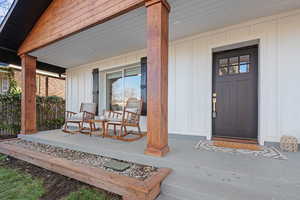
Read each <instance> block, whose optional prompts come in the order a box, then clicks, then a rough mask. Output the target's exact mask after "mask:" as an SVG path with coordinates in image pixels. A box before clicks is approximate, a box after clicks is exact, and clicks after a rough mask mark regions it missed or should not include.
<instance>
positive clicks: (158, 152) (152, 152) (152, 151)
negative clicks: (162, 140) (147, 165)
mask: <svg viewBox="0 0 300 200" xmlns="http://www.w3.org/2000/svg"><path fill="white" fill-rule="evenodd" d="M168 152H170V148H169V146H165V147H164V148H162V149H157V148H155V147H147V149H146V150H145V152H144V154H146V155H149V156H155V157H164V156H165V155H166V154H167V153H168Z"/></svg>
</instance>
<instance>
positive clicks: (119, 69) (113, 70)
mask: <svg viewBox="0 0 300 200" xmlns="http://www.w3.org/2000/svg"><path fill="white" fill-rule="evenodd" d="M131 68H139V69H141V63H140V62H139V63H134V64H130V65H126V66H120V67H114V68H110V69H107V70H103V71H102V72H100V74H101V73H104V76H103V78H104V80H103V81H101V82H102V83H104V84H103V87H102V88H103V95H104V96H105V98H103V99H104V100H105V103H104V106H105V109H106V110H110V109H111V108H110V99H109V95H108V85H107V78H108V75H109V74H112V73H116V72H122V79H123V80H122V99H123V100H122V104H123V105H122V109H123V108H124V106H125V71H126V70H127V69H131ZM140 75H141V71H140ZM100 78H101V77H100ZM99 95H101V93H99ZM139 98H140V99H141V98H142V97H141V96H140V97H139ZM100 99H102V98H101V97H100Z"/></svg>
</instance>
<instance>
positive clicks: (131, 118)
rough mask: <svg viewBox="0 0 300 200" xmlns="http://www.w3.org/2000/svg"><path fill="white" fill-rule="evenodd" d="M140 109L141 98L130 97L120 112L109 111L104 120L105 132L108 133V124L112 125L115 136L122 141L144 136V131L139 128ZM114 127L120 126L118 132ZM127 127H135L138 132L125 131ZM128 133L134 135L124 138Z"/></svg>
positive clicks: (134, 139)
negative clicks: (106, 118)
mask: <svg viewBox="0 0 300 200" xmlns="http://www.w3.org/2000/svg"><path fill="white" fill-rule="evenodd" d="M141 110H142V100H139V99H136V98H130V99H128V100H127V102H126V106H125V107H124V109H123V112H122V113H120V112H115V111H109V113H108V120H107V122H106V133H108V129H109V126H113V127H114V135H115V137H116V138H117V139H119V140H122V141H127V142H131V141H136V140H138V139H141V138H142V137H144V136H146V133H142V132H141V128H140V116H141ZM116 127H120V132H119V134H117V130H116ZM127 127H136V128H137V130H138V133H135V132H133V131H127ZM129 134H132V135H134V137H131V138H126V136H128V135H129ZM107 135H108V134H107Z"/></svg>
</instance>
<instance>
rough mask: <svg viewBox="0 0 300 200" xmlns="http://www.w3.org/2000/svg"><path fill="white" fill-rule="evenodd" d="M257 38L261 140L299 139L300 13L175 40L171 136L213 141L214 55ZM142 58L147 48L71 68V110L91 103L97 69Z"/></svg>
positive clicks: (172, 45)
mask: <svg viewBox="0 0 300 200" xmlns="http://www.w3.org/2000/svg"><path fill="white" fill-rule="evenodd" d="M253 40H257V41H259V83H258V85H259V133H258V134H259V141H260V143H261V144H263V143H264V142H265V141H269V142H278V141H279V139H280V137H281V136H282V135H293V136H296V137H297V138H298V139H299V140H300V117H299V116H300V103H299V100H300V92H299V86H300V78H299V75H300V57H299V52H300V10H297V11H292V12H288V13H284V14H281V15H276V16H270V17H264V18H260V19H256V20H253V21H249V22H246V23H242V24H238V25H234V26H230V27H226V28H223V29H219V30H215V31H210V32H207V33H201V34H198V35H194V36H191V37H187V38H184V39H181V40H178V41H173V42H171V43H170V49H169V133H170V134H172V133H175V134H184V135H196V136H206V137H207V138H208V139H209V138H211V93H212V52H213V50H214V49H216V48H220V47H223V46H228V45H232V44H237V43H241V42H246V41H253ZM143 56H146V51H145V50H141V51H136V52H131V53H127V54H124V55H120V56H116V57H113V58H108V59H105V60H100V61H98V62H94V63H89V64H86V65H82V66H78V67H75V68H71V69H68V70H67V97H66V98H67V109H68V110H74V111H78V109H79V106H80V103H81V102H91V101H92V70H93V69H94V68H99V70H100V71H102V70H106V69H111V68H114V67H120V66H126V65H130V64H133V63H137V62H139V61H140V58H141V57H143ZM100 94H101V92H100ZM100 99H102V98H101V97H100ZM145 122H146V119H143V122H142V123H143V127H144V129H145V128H146V124H145Z"/></svg>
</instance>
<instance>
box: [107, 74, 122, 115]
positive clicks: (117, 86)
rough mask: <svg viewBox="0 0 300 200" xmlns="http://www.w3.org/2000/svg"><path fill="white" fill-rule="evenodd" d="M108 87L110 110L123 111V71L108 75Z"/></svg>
mask: <svg viewBox="0 0 300 200" xmlns="http://www.w3.org/2000/svg"><path fill="white" fill-rule="evenodd" d="M106 87H107V90H106V91H107V97H108V104H109V109H110V110H113V111H121V110H122V108H123V104H124V102H123V78H122V71H118V72H112V73H108V74H107V82H106Z"/></svg>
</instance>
